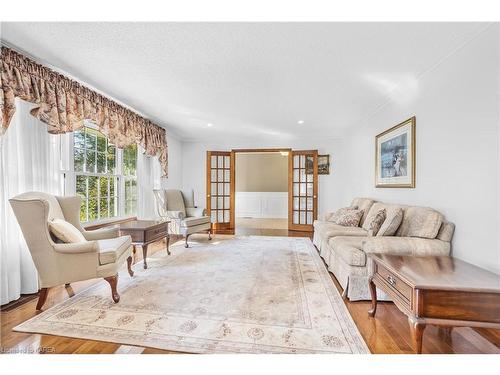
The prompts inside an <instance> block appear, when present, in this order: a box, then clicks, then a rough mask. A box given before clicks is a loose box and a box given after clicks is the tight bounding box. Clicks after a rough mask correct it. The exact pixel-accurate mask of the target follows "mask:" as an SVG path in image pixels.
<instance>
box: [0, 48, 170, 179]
mask: <svg viewBox="0 0 500 375" xmlns="http://www.w3.org/2000/svg"><path fill="white" fill-rule="evenodd" d="M0 69H1V70H0V113H1V118H0V121H1V122H0V135H3V134H4V133H5V132H6V131H7V128H8V127H9V123H10V120H11V119H12V116H13V115H14V112H15V110H16V108H15V98H16V97H18V98H20V99H22V100H26V101H28V102H31V103H35V104H37V107H36V108H34V109H33V110H32V111H31V114H32V115H33V116H35V117H36V118H38V119H39V120H41V121H43V122H44V123H46V124H47V130H48V132H49V133H53V134H61V133H67V132H72V131H75V130H78V129H80V128H81V127H82V126H83V124H84V120H90V121H92V122H94V123H95V124H96V125H97V126H98V127H99V129H100V131H101V132H102V133H104V134H105V135H106V136H107V137H108V138H109V139H110V141H111V142H113V143H114V144H115V145H116V146H117V147H119V148H123V147H126V146H129V145H131V144H134V143H137V144H138V145H141V146H142V147H143V148H144V149H145V150H146V154H148V155H151V156H158V158H159V161H160V164H161V166H162V170H163V174H164V176H165V177H166V176H167V173H168V149H167V139H166V132H165V129H163V128H161V127H159V126H158V125H156V124H154V123H152V122H151V121H149V120H147V119H145V118H144V117H142V116H140V115H138V114H137V113H135V112H133V111H131V110H130V109H127V108H125V107H123V106H121V105H120V104H118V103H116V102H114V101H112V100H110V99H108V98H106V97H105V96H103V95H101V94H99V93H97V92H95V91H93V90H91V89H89V88H88V87H85V86H83V85H81V84H80V83H78V82H76V81H74V80H72V79H70V78H68V77H66V76H64V75H62V74H60V73H57V72H55V71H54V70H52V69H49V68H47V67H45V66H43V65H41V64H38V63H36V62H35V61H33V60H31V59H29V58H27V57H26V56H23V55H21V54H19V53H17V52H15V51H13V50H11V49H10V48H7V47H4V46H2V47H1V64H0Z"/></svg>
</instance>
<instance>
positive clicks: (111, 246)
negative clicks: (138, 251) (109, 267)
mask: <svg viewBox="0 0 500 375" xmlns="http://www.w3.org/2000/svg"><path fill="white" fill-rule="evenodd" d="M97 244H98V245H99V264H100V265H101V266H102V265H104V264H110V263H115V262H116V261H117V260H118V259H119V258H120V257H121V256H122V255H123V253H124V252H125V251H127V249H129V248H130V246H131V245H132V239H131V238H130V236H121V237H116V238H109V239H106V240H98V241H97Z"/></svg>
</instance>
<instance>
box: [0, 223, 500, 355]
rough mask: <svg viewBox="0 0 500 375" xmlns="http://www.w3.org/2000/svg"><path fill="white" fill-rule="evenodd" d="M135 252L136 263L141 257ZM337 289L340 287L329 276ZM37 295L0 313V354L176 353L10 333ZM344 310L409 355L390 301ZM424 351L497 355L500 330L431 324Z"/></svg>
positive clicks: (387, 348)
mask: <svg viewBox="0 0 500 375" xmlns="http://www.w3.org/2000/svg"><path fill="white" fill-rule="evenodd" d="M236 234H237V235H272V236H300V237H310V236H311V233H303V232H302V233H301V232H288V231H287V230H281V229H274V230H273V229H269V230H264V229H261V230H256V231H251V230H249V229H245V230H236ZM164 246H165V245H164V243H161V242H158V243H155V244H152V245H150V247H149V249H148V251H149V254H153V253H155V252H156V251H159V250H162V249H164ZM140 253H141V252H140V251H138V252H137V253H136V255H135V259H134V262H139V261H141V259H142V256H141V254H140ZM332 279H333V281H334V283H335V285H336V287H337V288H338V289H339V291H341V288H340V286H339V284H338V283H337V281H336V280H335V278H334V277H333V275H332ZM95 283H105V281H104V280H90V281H84V282H78V283H74V284H72V285H71V286H70V287H69V288H68V290H69V292H70V293H78V292H80V291H82V290H84V289H85V288H87V287H89V286H91V285H93V284H95ZM67 298H68V291H67V290H66V288H65V287H64V286H60V287H57V288H53V289H51V291H50V293H49V297H48V299H47V302H46V304H45V306H44V308H45V309H48V308H50V307H51V306H53V305H55V304H57V303H59V302H61V301H63V300H65V299H67ZM35 305H36V299H35V300H30V301H29V302H27V303H25V304H23V305H21V306H19V307H17V308H14V309H12V310H10V311H2V312H1V336H0V338H1V343H0V353H9V352H12V353H19V352H22V353H32V352H35V353H38V352H40V353H80V354H84V353H94V354H97V353H120V354H139V353H143V354H153V353H174V352H168V351H164V350H159V349H153V348H143V347H136V346H130V345H120V344H114V343H107V342H101V341H91V340H80V339H72V338H67V337H60V336H50V335H39V334H30V333H20V332H13V331H12V328H13V327H15V326H16V325H18V324H20V323H21V322H23V321H25V320H27V319H29V318H31V317H33V316H35V315H36V311H35ZM346 305H347V308H348V310H349V312H350V313H351V315H352V318H353V320H354V322H355V323H356V325H357V327H358V329H359V331H360V332H361V334H362V336H363V338H364V339H365V341H366V343H367V345H368V347H369V348H370V350H371V352H372V353H388V354H390V353H396V354H397V353H403V354H404V353H406V354H409V353H413V348H412V346H411V338H410V331H409V328H408V322H407V319H406V316H405V315H403V314H402V313H401V312H400V311H399V310H398V309H397V308H396V307H395V306H394V304H393V303H392V302H380V303H379V304H378V307H377V315H376V318H369V317H368V314H367V311H368V310H369V308H370V302H369V301H358V302H349V301H346ZM423 353H497V354H498V353H500V333H499V332H498V330H497V331H495V330H474V329H471V328H455V329H453V330H452V332H451V335H447V333H446V332H445V331H443V330H440V329H438V328H436V327H433V326H429V327H427V329H426V330H425V334H424V342H423Z"/></svg>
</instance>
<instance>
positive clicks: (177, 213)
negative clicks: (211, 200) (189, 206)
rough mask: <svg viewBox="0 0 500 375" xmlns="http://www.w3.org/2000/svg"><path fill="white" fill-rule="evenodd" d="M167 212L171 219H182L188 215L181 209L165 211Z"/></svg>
mask: <svg viewBox="0 0 500 375" xmlns="http://www.w3.org/2000/svg"><path fill="white" fill-rule="evenodd" d="M165 214H166V215H167V217H168V218H169V219H179V220H182V219H184V218H185V217H186V215H184V213H183V212H181V211H165Z"/></svg>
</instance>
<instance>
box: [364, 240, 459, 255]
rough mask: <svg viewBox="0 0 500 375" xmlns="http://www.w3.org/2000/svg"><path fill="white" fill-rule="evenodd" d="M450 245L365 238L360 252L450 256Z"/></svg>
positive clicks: (424, 241) (423, 241) (444, 242)
mask: <svg viewBox="0 0 500 375" xmlns="http://www.w3.org/2000/svg"><path fill="white" fill-rule="evenodd" d="M450 248H451V247H450V243H449V242H446V241H441V240H437V239H427V238H416V237H367V238H366V239H365V240H363V242H362V250H363V251H364V252H365V253H367V254H369V253H381V254H393V255H414V256H425V255H445V256H447V255H450Z"/></svg>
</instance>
